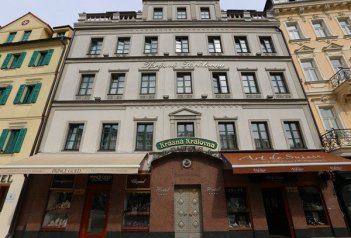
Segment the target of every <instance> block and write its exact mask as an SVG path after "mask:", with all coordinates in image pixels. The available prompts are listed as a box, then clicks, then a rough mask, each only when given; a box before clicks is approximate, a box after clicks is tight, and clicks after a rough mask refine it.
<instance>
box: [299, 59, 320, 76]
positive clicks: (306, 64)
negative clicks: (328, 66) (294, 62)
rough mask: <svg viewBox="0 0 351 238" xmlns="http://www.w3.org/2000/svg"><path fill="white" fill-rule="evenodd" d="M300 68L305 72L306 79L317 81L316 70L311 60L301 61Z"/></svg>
mask: <svg viewBox="0 0 351 238" xmlns="http://www.w3.org/2000/svg"><path fill="white" fill-rule="evenodd" d="M301 63H302V68H303V70H304V72H305V76H306V80H307V81H319V77H318V71H317V68H316V67H315V65H314V61H313V60H305V61H302V62H301Z"/></svg>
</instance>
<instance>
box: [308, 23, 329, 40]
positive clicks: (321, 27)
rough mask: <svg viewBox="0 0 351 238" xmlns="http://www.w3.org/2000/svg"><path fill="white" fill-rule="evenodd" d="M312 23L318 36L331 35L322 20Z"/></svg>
mask: <svg viewBox="0 0 351 238" xmlns="http://www.w3.org/2000/svg"><path fill="white" fill-rule="evenodd" d="M312 25H313V28H314V32H315V33H316V35H317V37H327V36H328V35H329V34H328V31H327V29H326V27H325V24H324V22H323V21H322V20H318V21H312Z"/></svg>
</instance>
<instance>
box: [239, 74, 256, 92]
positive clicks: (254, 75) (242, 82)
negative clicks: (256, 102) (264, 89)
mask: <svg viewBox="0 0 351 238" xmlns="http://www.w3.org/2000/svg"><path fill="white" fill-rule="evenodd" d="M244 75H252V76H253V78H254V83H255V88H256V93H253V92H252V90H251V87H250V85H249V83H248V86H245V85H244V80H243V76H244ZM240 80H241V85H242V87H243V93H244V94H245V95H260V94H261V90H260V87H259V85H258V81H257V77H256V72H253V71H241V72H240ZM248 82H249V81H248ZM247 87H249V89H250V92H248V93H247V92H246V91H245V88H247Z"/></svg>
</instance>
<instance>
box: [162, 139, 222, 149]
mask: <svg viewBox="0 0 351 238" xmlns="http://www.w3.org/2000/svg"><path fill="white" fill-rule="evenodd" d="M175 146H200V147H206V148H209V149H211V150H215V149H217V147H218V144H217V142H214V141H211V140H206V139H201V138H174V139H169V140H164V141H160V142H158V143H157V144H156V148H157V149H158V150H164V149H168V148H170V147H175Z"/></svg>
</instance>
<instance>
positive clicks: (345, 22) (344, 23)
mask: <svg viewBox="0 0 351 238" xmlns="http://www.w3.org/2000/svg"><path fill="white" fill-rule="evenodd" d="M338 20H339V23H340V26H341V28H342V30H343V31H344V33H345V35H351V24H350V20H349V18H339V19H338Z"/></svg>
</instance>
